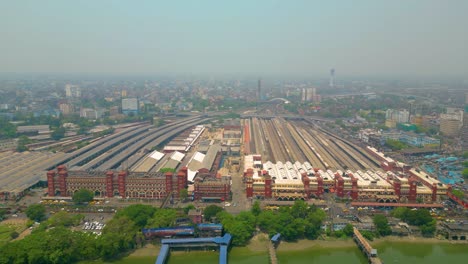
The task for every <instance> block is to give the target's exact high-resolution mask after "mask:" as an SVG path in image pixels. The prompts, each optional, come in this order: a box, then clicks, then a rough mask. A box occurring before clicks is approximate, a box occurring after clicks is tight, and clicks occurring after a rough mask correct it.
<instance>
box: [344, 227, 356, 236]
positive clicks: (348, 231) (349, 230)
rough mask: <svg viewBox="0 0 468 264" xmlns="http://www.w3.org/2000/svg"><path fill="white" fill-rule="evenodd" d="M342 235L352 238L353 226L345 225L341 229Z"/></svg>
mask: <svg viewBox="0 0 468 264" xmlns="http://www.w3.org/2000/svg"><path fill="white" fill-rule="evenodd" d="M342 231H343V234H344V235H345V236H347V237H352V236H353V233H354V229H353V225H352V224H347V225H346V226H345V227H344V228H343V230H342Z"/></svg>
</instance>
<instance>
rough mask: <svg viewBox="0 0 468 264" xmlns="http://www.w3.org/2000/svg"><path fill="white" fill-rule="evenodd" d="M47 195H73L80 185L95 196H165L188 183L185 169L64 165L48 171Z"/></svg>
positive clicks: (141, 197) (152, 197)
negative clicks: (86, 168) (95, 169)
mask: <svg viewBox="0 0 468 264" xmlns="http://www.w3.org/2000/svg"><path fill="white" fill-rule="evenodd" d="M47 184H48V195H49V196H73V194H74V193H75V192H76V191H78V190H80V189H87V190H90V191H92V192H94V195H95V196H96V197H114V196H120V197H127V198H139V199H164V198H165V197H167V195H170V194H173V195H175V196H176V197H179V196H178V195H179V193H180V190H182V189H184V188H186V187H187V169H186V168H182V169H181V170H180V171H179V172H178V173H177V174H175V173H170V172H169V173H161V172H154V173H151V172H148V173H138V172H128V171H121V172H118V173H116V172H113V171H108V172H87V171H69V170H68V169H67V168H66V167H65V166H64V165H60V166H58V167H57V170H56V171H49V172H48V173H47Z"/></svg>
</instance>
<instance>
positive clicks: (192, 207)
mask: <svg viewBox="0 0 468 264" xmlns="http://www.w3.org/2000/svg"><path fill="white" fill-rule="evenodd" d="M192 209H195V206H194V205H193V204H189V205H187V206H185V207H184V213H185V214H188V212H189V211H190V210H192Z"/></svg>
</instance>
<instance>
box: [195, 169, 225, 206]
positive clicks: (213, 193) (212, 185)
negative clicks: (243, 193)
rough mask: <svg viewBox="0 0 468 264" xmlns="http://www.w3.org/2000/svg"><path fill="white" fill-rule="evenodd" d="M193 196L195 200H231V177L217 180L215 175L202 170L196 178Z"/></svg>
mask: <svg viewBox="0 0 468 264" xmlns="http://www.w3.org/2000/svg"><path fill="white" fill-rule="evenodd" d="M193 195H194V199H195V200H209V199H215V200H221V201H226V200H229V199H230V195H231V180H230V177H228V176H223V177H220V178H217V177H216V174H215V173H213V172H210V171H209V170H207V169H200V170H199V171H198V174H197V176H196V178H195V182H194V194H193Z"/></svg>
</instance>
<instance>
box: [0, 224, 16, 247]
mask: <svg viewBox="0 0 468 264" xmlns="http://www.w3.org/2000/svg"><path fill="white" fill-rule="evenodd" d="M13 231H15V229H14V228H13V227H11V226H9V225H0V246H2V245H4V244H5V243H7V242H8V241H10V240H11V236H10V234H11V233H12V232H13Z"/></svg>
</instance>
